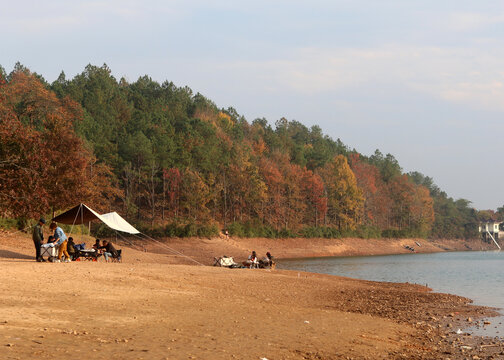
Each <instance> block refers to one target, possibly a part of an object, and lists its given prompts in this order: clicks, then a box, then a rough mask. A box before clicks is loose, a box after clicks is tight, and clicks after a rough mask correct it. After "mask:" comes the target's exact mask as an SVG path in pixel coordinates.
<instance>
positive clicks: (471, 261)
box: [278, 251, 504, 337]
mask: <svg viewBox="0 0 504 360" xmlns="http://www.w3.org/2000/svg"><path fill="white" fill-rule="evenodd" d="M278 268H280V269H289V270H300V271H309V272H316V273H323V274H331V275H340V276H348V277H352V278H357V279H365V280H375V281H391V282H409V283H415V284H422V285H428V286H429V287H430V288H432V289H433V290H434V291H436V292H444V293H450V294H457V295H461V296H465V297H468V298H471V299H473V300H474V303H475V304H478V305H486V306H492V307H497V308H504V251H502V252H452V253H436V254H405V255H387V256H356V257H326V258H309V259H292V260H290V259H285V260H279V261H278ZM501 312H502V311H501ZM490 321H491V322H492V324H491V325H489V326H486V327H485V329H480V330H478V329H471V331H472V332H473V333H475V334H478V335H487V336H500V337H503V336H504V317H497V318H492V319H490ZM499 323H501V324H499Z"/></svg>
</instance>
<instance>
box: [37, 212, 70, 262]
mask: <svg viewBox="0 0 504 360" xmlns="http://www.w3.org/2000/svg"><path fill="white" fill-rule="evenodd" d="M45 224H46V221H45V219H44V218H40V220H39V221H38V223H37V225H35V226H34V228H33V233H32V238H33V244H34V245H35V260H36V261H37V262H45V261H46V260H45V259H44V258H43V257H42V256H41V255H40V254H41V249H42V248H49V247H56V246H57V247H58V260H57V261H61V259H62V257H63V255H65V262H70V254H68V251H67V244H68V240H67V236H66V234H65V232H64V231H63V229H62V228H60V227H59V226H58V225H57V224H56V223H55V222H52V223H51V225H49V230H50V231H52V232H53V235H51V236H49V237H48V239H47V243H45V244H44V231H43V227H44V225H45Z"/></svg>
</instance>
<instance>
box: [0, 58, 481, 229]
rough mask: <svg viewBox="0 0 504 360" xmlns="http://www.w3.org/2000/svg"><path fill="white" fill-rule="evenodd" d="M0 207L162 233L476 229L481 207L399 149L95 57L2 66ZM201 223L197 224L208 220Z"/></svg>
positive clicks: (4, 211) (13, 213)
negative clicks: (243, 108) (46, 66)
mask: <svg viewBox="0 0 504 360" xmlns="http://www.w3.org/2000/svg"><path fill="white" fill-rule="evenodd" d="M0 125H1V126H0V216H2V217H18V218H30V217H36V216H38V214H40V213H44V212H47V211H48V209H52V210H53V211H59V210H63V209H65V208H68V207H70V206H72V205H75V204H76V203H79V202H81V201H82V202H85V203H87V204H88V205H90V206H91V207H93V206H94V207H96V208H98V209H99V210H103V211H106V210H110V209H112V208H114V209H117V208H120V209H121V210H122V213H123V214H125V215H127V216H128V219H130V220H132V221H133V222H135V223H136V224H138V226H140V227H142V228H145V229H150V231H151V232H156V231H157V232H158V233H159V235H169V236H182V235H197V234H200V235H201V234H207V235H212V234H215V233H217V232H218V231H219V229H224V228H226V229H229V231H230V232H231V234H234V235H240V236H305V237H340V236H362V237H382V236H383V237H413V236H415V237H428V236H430V237H439V238H471V237H475V236H476V235H477V222H478V220H479V219H478V216H480V214H479V213H478V211H476V210H475V209H473V208H472V207H471V206H470V202H469V201H468V200H464V199H460V200H454V199H452V198H450V197H448V196H447V194H446V193H445V192H443V191H441V190H440V189H439V188H438V187H437V186H436V185H435V184H434V182H433V181H432V179H431V178H429V177H427V176H424V175H422V174H420V173H418V172H413V173H408V174H405V173H403V171H402V168H401V167H400V165H399V163H398V161H397V160H396V159H395V158H394V156H393V155H391V154H386V155H384V154H382V153H381V152H380V151H379V150H376V151H375V153H374V154H372V155H371V156H364V155H363V154H360V153H359V152H358V151H357V150H355V149H351V148H349V147H348V146H347V145H345V144H344V143H343V142H342V141H341V140H339V139H337V140H333V139H332V138H330V137H329V136H327V135H325V134H324V133H323V132H322V129H320V127H318V126H312V127H311V128H308V127H306V126H305V125H303V124H301V123H299V122H297V121H289V120H287V119H285V118H282V119H279V120H278V121H276V122H275V124H274V126H272V125H271V124H270V123H269V122H268V121H267V120H266V119H264V118H262V119H255V120H253V121H252V122H248V121H247V120H246V119H245V118H244V117H243V116H242V115H240V114H239V113H238V112H237V111H236V110H235V109H233V108H227V109H221V108H218V106H217V105H216V104H214V103H213V102H212V101H211V100H209V99H208V98H206V97H204V96H203V95H201V94H199V93H196V94H194V93H193V91H192V90H191V89H190V88H188V87H177V86H176V85H175V84H173V83H172V82H168V81H165V82H163V83H161V84H160V83H158V82H156V81H153V80H152V79H151V78H150V77H148V76H143V77H140V78H139V79H138V80H137V81H135V82H133V83H129V82H128V81H126V80H125V79H124V78H122V79H119V80H117V79H116V78H114V76H112V74H111V70H110V69H109V68H108V67H107V66H106V65H103V66H101V67H97V66H92V65H88V66H86V68H85V69H84V71H83V72H82V73H80V74H78V75H76V76H75V77H74V78H73V79H66V76H65V74H64V73H63V72H62V73H61V74H60V76H59V77H58V79H57V80H56V81H54V82H53V83H48V82H47V81H46V80H45V79H44V78H43V77H42V76H41V75H38V74H36V73H32V72H31V71H30V70H29V69H27V68H26V67H24V66H22V65H20V64H16V66H15V68H14V70H13V71H12V72H11V73H9V74H7V73H6V71H5V70H4V69H3V68H2V67H0ZM198 229H199V230H200V232H199V230H198Z"/></svg>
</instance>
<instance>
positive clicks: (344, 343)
mask: <svg viewBox="0 0 504 360" xmlns="http://www.w3.org/2000/svg"><path fill="white" fill-rule="evenodd" d="M275 241H277V240H271V242H275ZM284 241H285V242H286V243H287V240H281V241H280V242H277V245H279V244H282V243H283V242H284ZM377 241H378V240H377ZM379 241H380V242H381V241H383V240H379ZM233 242H234V245H233V246H231V245H232V244H233ZM164 244H165V245H159V244H156V243H149V242H144V243H143V244H142V245H141V246H137V245H136V246H134V247H130V246H126V244H125V243H120V244H119V246H118V247H120V248H122V249H123V251H124V254H125V256H124V262H123V263H121V264H107V263H102V262H73V263H67V264H65V263H59V264H51V263H36V262H35V261H34V260H33V254H32V253H33V252H34V251H33V250H32V247H33V245H32V242H31V239H30V237H29V236H27V235H25V234H21V233H17V234H14V235H13V234H10V233H6V232H3V233H0V339H1V342H0V346H1V352H0V354H2V355H1V356H0V357H1V358H5V359H29V358H35V357H37V358H42V359H53V358H57V359H67V358H72V357H84V358H93V359H110V358H113V359H263V358H266V359H269V360H276V359H466V358H469V359H478V358H481V359H483V358H496V359H497V358H501V357H502V356H504V352H503V350H504V347H503V346H502V344H501V343H500V342H496V341H494V340H492V339H483V338H478V337H473V336H470V335H468V334H464V333H462V334H458V335H457V334H455V331H454V329H456V328H458V327H461V326H462V327H463V326H464V325H467V324H470V323H474V322H476V321H478V319H481V318H483V317H485V316H488V315H491V314H492V310H491V309H487V308H483V307H477V306H473V305H471V304H470V302H471V301H470V300H469V299H465V298H461V297H458V296H454V295H447V294H436V293H432V292H430V291H429V289H427V288H425V287H423V286H418V285H411V284H391V283H377V282H370V281H360V280H354V279H349V278H341V277H335V276H328V275H319V274H311V273H302V272H292V271H281V270H274V271H271V270H249V269H234V270H230V269H224V268H215V267H210V266H200V265H196V264H195V263H193V264H194V265H189V264H190V263H191V262H190V261H188V260H187V259H186V258H184V257H181V256H174V255H173V254H170V253H169V251H168V250H169V249H168V248H167V247H166V246H169V247H170V249H174V250H176V251H178V252H180V253H184V254H186V255H191V256H192V257H194V258H195V259H196V260H197V261H199V262H202V263H205V264H209V263H211V262H212V256H218V255H219V254H220V255H222V254H224V253H223V252H222V251H224V250H225V251H227V255H233V256H237V259H239V257H240V256H242V254H246V253H247V251H248V250H249V247H250V246H254V249H255V250H257V251H258V252H261V251H263V248H262V247H260V246H259V245H261V244H262V245H261V246H263V247H264V249H266V248H268V249H270V250H271V249H275V254H277V256H280V257H294V256H292V253H289V252H288V251H287V250H285V253H282V250H281V247H280V246H277V247H276V248H273V247H272V243H268V241H266V240H261V239H257V240H253V241H252V242H247V243H246V241H245V240H237V239H235V240H232V239H210V240H208V239H207V240H202V239H189V240H187V239H174V240H170V241H167V242H166V243H164ZM321 244H322V245H323V246H329V245H331V244H329V241H327V243H326V242H325V240H324V241H322V240H321ZM396 245H397V244H396ZM332 246H340V245H338V244H332ZM397 246H400V243H399V245H397ZM429 246H430V245H429ZM432 246H435V245H432ZM443 246H446V244H445V245H443ZM423 247H424V249H427V244H426V245H424V246H423ZM286 248H288V246H286ZM290 248H291V249H293V250H292V251H293V252H294V251H297V250H295V249H298V250H299V249H301V248H302V247H301V245H299V246H297V245H296V244H295V242H294V243H293V245H292V246H291V247H290ZM144 249H145V250H147V251H144ZM299 251H300V250H299ZM318 251H319V249H317V250H314V251H313V254H315V253H317V252H318ZM468 319H469V321H468Z"/></svg>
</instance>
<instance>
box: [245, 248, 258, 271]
mask: <svg viewBox="0 0 504 360" xmlns="http://www.w3.org/2000/svg"><path fill="white" fill-rule="evenodd" d="M258 264H259V262H258V260H257V255H256V252H255V251H252V254H250V255H249V257H248V259H247V260H245V261H244V262H243V266H245V267H248V268H249V269H252V268H255V267H257V265H258Z"/></svg>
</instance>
